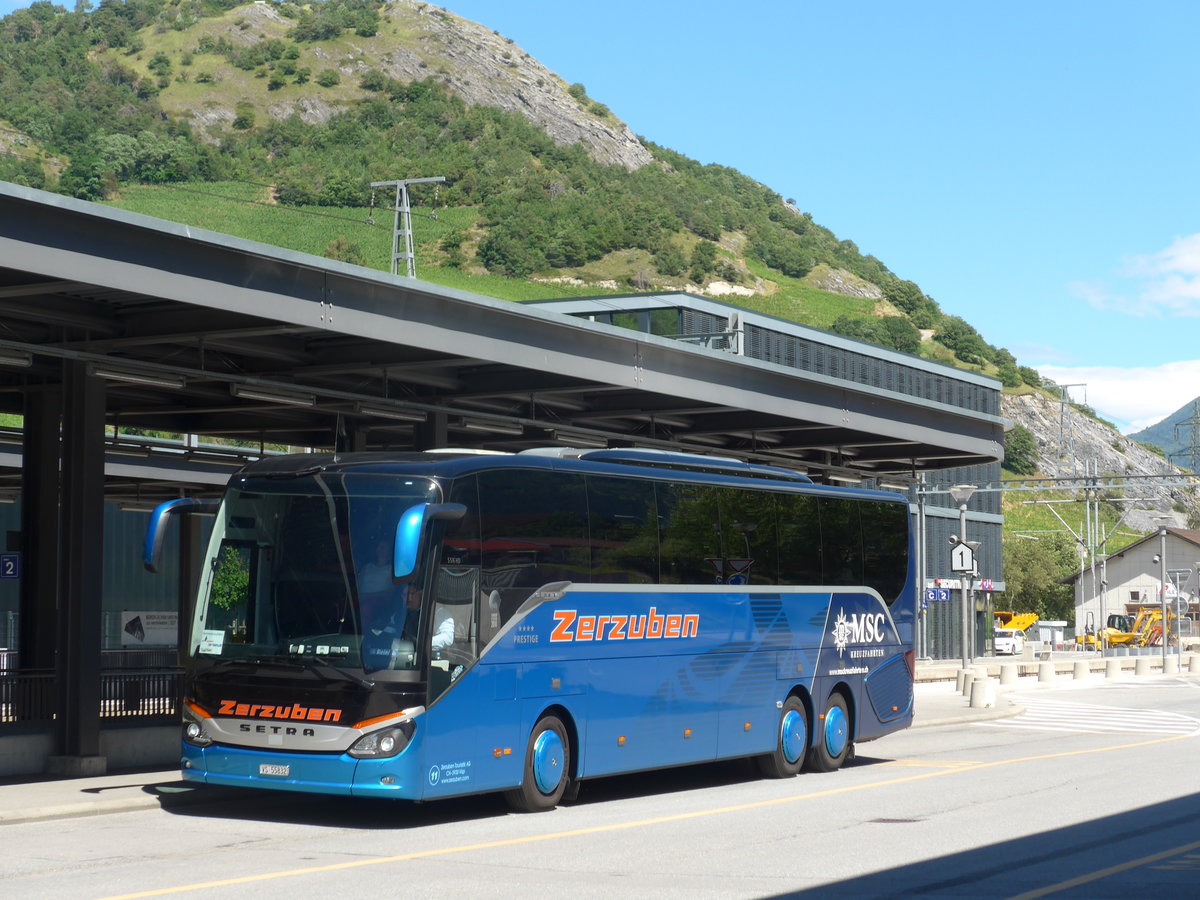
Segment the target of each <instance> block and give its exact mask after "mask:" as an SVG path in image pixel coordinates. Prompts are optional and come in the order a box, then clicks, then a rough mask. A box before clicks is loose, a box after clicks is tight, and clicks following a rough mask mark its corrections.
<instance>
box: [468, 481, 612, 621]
mask: <svg viewBox="0 0 1200 900" xmlns="http://www.w3.org/2000/svg"><path fill="white" fill-rule="evenodd" d="M479 509H480V517H481V523H482V524H481V528H480V539H481V542H482V543H481V547H480V550H481V553H482V561H483V575H484V579H483V580H484V588H485V589H486V590H497V591H499V593H500V601H501V603H500V616H501V619H502V620H505V619H507V618H508V617H509V616H510V615H512V613H513V611H514V610H515V609H516V608H517V607H518V606H520V604H521V603H522V602H523V601H524V600H525V598H526V597H528V596H529V595H530V594H531V593H532V592H533V591H534V590H535V589H536V588H539V587H541V586H542V585H543V584H546V583H548V582H551V581H584V582H586V581H588V580H589V577H590V574H591V565H590V560H589V558H588V557H589V552H588V538H587V503H586V497H585V494H584V485H583V476H582V475H574V474H571V473H566V472H553V471H549V470H544V469H498V470H493V471H487V472H481V473H480V474H479Z"/></svg>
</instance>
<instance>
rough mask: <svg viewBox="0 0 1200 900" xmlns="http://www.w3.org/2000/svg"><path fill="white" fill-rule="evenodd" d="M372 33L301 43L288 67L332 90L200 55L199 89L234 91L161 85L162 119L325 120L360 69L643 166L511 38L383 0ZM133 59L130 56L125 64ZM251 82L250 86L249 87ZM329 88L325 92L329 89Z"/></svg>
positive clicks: (250, 31) (248, 11)
mask: <svg viewBox="0 0 1200 900" xmlns="http://www.w3.org/2000/svg"><path fill="white" fill-rule="evenodd" d="M295 27H296V20H295V19H294V18H289V17H288V16H286V15H284V13H283V12H282V11H281V8H280V6H277V5H272V4H267V3H256V4H252V5H249V6H245V7H240V8H238V9H236V10H234V11H233V13H232V14H228V15H224V16H218V17H213V18H208V19H202V20H200V21H199V22H198V23H197V24H195V25H192V26H190V27H189V28H188V29H187V32H188V38H189V39H190V40H193V41H199V40H202V39H203V38H205V37H207V38H209V39H210V40H212V42H213V45H214V46H215V45H216V44H218V43H219V42H221V41H226V42H228V44H229V45H231V46H233V47H235V48H237V47H241V48H250V47H253V46H255V45H258V44H263V43H269V42H271V41H281V42H282V41H286V40H288V35H289V32H291V31H292V29H293V28H295ZM377 27H378V30H377V32H376V33H375V34H374V35H370V36H363V35H359V34H357V33H355V34H352V35H351V34H345V35H342V36H339V37H338V38H337V39H336V40H332V41H325V42H308V43H306V45H305V46H304V47H303V49H302V50H301V51H300V53H299V55H298V57H297V60H296V63H297V66H298V67H299V66H302V65H307V66H308V67H309V68H310V69H312V70H313V71H326V70H331V71H334V72H337V73H338V75H339V76H340V79H341V80H340V82H339V84H338V86H337V87H336V88H335V89H334V90H322V89H321V88H320V87H318V86H315V85H312V86H310V87H308V88H307V89H306V88H305V87H304V86H303V85H300V86H297V85H287V86H279V87H277V88H276V89H273V90H270V92H269V93H268V87H269V82H268V81H266V80H265V79H261V78H259V79H255V78H253V77H250V76H248V75H247V74H246V73H245V72H244V71H239V68H238V66H237V64H236V62H235V61H229V60H220V59H218V58H216V57H213V56H208V57H200V60H201V61H200V62H198V63H197V64H196V69H197V74H200V73H201V72H202V73H203V74H204V77H205V78H206V81H205V82H204V83H206V84H208V85H224V86H225V87H226V88H228V87H231V86H233V85H236V86H237V88H238V90H237V91H230V90H208V91H204V92H198V91H196V90H195V89H194V88H193V87H192V85H194V84H195V81H194V79H193V80H191V81H190V82H178V81H176V82H168V84H167V85H166V86H165V87H164V88H163V89H162V91H161V92H160V93H159V95H158V100H159V103H160V104H161V105H162V107H163V109H164V110H165V111H166V112H168V113H169V114H171V115H174V116H178V117H180V118H186V119H189V120H190V121H191V122H192V123H193V125H195V126H198V128H197V131H198V132H199V133H205V132H206V131H207V130H208V126H211V125H213V124H214V123H224V124H226V125H228V124H229V123H232V122H233V121H234V120H235V118H236V117H237V114H238V113H237V108H236V107H237V102H239V101H241V102H245V101H246V100H249V102H251V103H252V104H254V105H259V104H261V105H262V106H263V108H264V109H265V111H266V113H267V114H268V115H270V116H271V117H272V118H274V119H277V120H283V119H287V118H288V117H289V116H291V115H298V116H299V117H300V119H301V120H302V121H304V122H306V123H309V124H315V123H321V122H326V121H328V120H329V118H330V117H331V116H333V115H335V114H336V113H338V112H342V111H345V110H346V109H349V108H350V107H351V106H352V104H353V103H355V102H357V101H359V100H362V99H364V98H366V97H368V96H370V94H371V92H370V91H369V90H367V89H365V88H363V87H361V85H360V83H359V81H360V79H361V77H362V76H363V75H364V74H366V73H367V72H381V73H383V74H384V75H385V76H387V77H388V78H394V79H396V80H398V81H402V82H412V81H419V80H422V79H425V78H429V77H431V76H434V77H437V78H439V79H440V80H441V83H442V84H443V85H444V86H445V87H446V89H448V90H449V91H450V92H451V93H453V94H456V95H458V96H459V97H461V98H462V99H463V100H464V101H465V102H466V103H467V104H469V105H480V106H490V107H494V108H496V109H502V110H505V111H506V112H515V113H519V114H521V115H522V116H524V117H525V118H527V119H528V120H529V121H531V122H533V123H534V124H535V125H539V126H540V127H542V128H543V129H545V131H546V133H547V134H548V135H549V136H550V137H551V138H552V139H553V140H554V141H555V143H557V144H559V145H560V146H568V145H571V144H582V145H583V146H584V147H586V148H587V150H588V152H589V154H590V155H591V156H592V158H593V159H595V160H596V161H597V162H601V163H607V164H616V165H620V166H623V167H624V168H625V169H627V170H629V171H634V170H636V169H639V168H641V167H642V166H644V165H646V164H648V163H649V162H650V161H651V159H652V157H651V154H650V151H649V150H648V149H647V148H646V147H645V146H644V145H643V144H642V142H641V141H639V140H638V138H637V137H636V136H635V135H634V134H633V132H632V131H630V130H629V127H628V126H627V125H626V124H625V123H624V122H622V121H620V120H619V119H617V118H616V117H615V116H614V115H613V114H612V113H611V112H610V111H609V110H608V109H607V108H606V107H603V106H601V105H600V104H598V103H595V102H594V101H590V100H588V99H587V97H586V93H585V92H584V95H583V96H578V95H579V94H580V93H581V92H580V90H579V88H575V90H574V93H572V92H571V91H572V86H571V85H568V84H567V83H566V82H565V81H564V80H563V79H562V78H560V77H559V76H558V75H556V74H554V73H553V72H551V71H550V70H549V69H547V68H546V67H545V66H543V65H542V64H541V63H540V62H538V61H537V60H536V59H534V58H533V57H532V56H530V55H529V54H528V53H526V52H525V51H524V50H522V49H521V47H520V46H518V45H517V44H516V43H515V42H514V41H513V40H511V39H509V38H505V37H502V36H501V35H500V34H499V33H497V32H495V31H493V30H491V29H489V28H486V27H484V26H483V25H480V24H478V23H476V22H472V21H470V20H469V19H464V18H462V17H461V16H457V15H455V14H454V13H452V12H450V11H449V10H446V9H442V8H440V7H437V6H434V5H433V4H430V3H423V2H417V0H393V2H390V3H386V4H383V5H381V6H380V8H379V23H378V26H377ZM108 53H109V56H111V57H112V59H113V61H114V62H124V63H125V64H126V65H128V64H129V62H130V61H129V60H128V58H127V56H126V55H125V54H124V53H123V52H122V51H117V50H110V51H108ZM134 62H135V63H136V62H137V60H136V59H135V60H134ZM256 80H257V83H256ZM331 87H332V86H331Z"/></svg>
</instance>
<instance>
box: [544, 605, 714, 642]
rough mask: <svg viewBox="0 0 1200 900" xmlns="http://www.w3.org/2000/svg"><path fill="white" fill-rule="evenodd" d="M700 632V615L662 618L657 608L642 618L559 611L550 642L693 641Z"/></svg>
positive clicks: (652, 608)
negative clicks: (657, 639) (647, 639)
mask: <svg viewBox="0 0 1200 900" xmlns="http://www.w3.org/2000/svg"><path fill="white" fill-rule="evenodd" d="M699 630H700V616H699V614H697V613H688V614H686V615H685V614H679V613H672V614H670V615H666V616H664V615H662V614H661V613H660V612H659V611H658V609H657V608H656V607H653V606H652V607H650V611H649V612H648V613H646V614H644V615H640V616H614V615H609V616H581V615H580V614H579V611H578V610H575V609H556V610H555V611H554V629H553V630H552V631H551V632H550V642H551V643H561V642H567V641H573V642H579V641H637V640H641V639H642V638H647V637H649V638H690V637H695V636H696V634H697V633H698V632H699Z"/></svg>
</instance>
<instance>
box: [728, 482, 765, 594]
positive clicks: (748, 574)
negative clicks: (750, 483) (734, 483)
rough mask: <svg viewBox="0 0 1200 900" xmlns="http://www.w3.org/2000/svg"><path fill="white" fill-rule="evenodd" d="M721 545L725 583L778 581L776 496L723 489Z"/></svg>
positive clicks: (758, 492) (760, 492)
mask: <svg viewBox="0 0 1200 900" xmlns="http://www.w3.org/2000/svg"><path fill="white" fill-rule="evenodd" d="M719 496H720V512H721V544H722V550H723V552H722V554H721V555H722V557H723V558H724V565H725V583H726V584H778V581H777V577H778V569H777V559H778V552H777V551H778V535H777V534H776V527H775V497H774V495H773V494H770V493H768V492H766V491H745V490H738V489H736V488H722V489H721V491H720V495H719Z"/></svg>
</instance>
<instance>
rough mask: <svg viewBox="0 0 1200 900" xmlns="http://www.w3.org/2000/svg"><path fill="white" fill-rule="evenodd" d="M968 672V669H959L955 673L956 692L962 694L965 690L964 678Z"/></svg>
mask: <svg viewBox="0 0 1200 900" xmlns="http://www.w3.org/2000/svg"><path fill="white" fill-rule="evenodd" d="M966 674H967V670H966V669H959V670H958V671H957V672H955V673H954V690H955V693H959V694H961V693H962V692H963V678H964V677H965V676H966Z"/></svg>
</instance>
